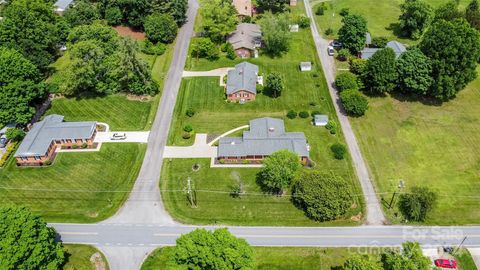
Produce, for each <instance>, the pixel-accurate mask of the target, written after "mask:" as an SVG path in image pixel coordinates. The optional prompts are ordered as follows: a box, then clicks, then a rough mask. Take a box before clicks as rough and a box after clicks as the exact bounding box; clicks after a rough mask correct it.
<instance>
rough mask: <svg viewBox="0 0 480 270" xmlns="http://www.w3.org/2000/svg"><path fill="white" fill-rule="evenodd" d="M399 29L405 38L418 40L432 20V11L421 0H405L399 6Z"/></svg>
mask: <svg viewBox="0 0 480 270" xmlns="http://www.w3.org/2000/svg"><path fill="white" fill-rule="evenodd" d="M400 9H401V11H402V14H401V15H400V18H399V21H400V28H401V29H402V32H403V34H404V35H405V36H407V37H410V38H413V39H419V38H420V37H421V36H422V34H423V32H424V31H425V29H427V27H428V25H429V24H430V22H431V21H432V19H433V9H432V7H431V6H430V5H428V4H427V3H425V2H424V1H422V0H406V1H405V3H403V4H401V5H400Z"/></svg>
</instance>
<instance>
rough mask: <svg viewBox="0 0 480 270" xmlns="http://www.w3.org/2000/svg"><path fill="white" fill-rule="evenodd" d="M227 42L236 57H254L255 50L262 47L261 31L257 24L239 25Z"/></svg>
mask: <svg viewBox="0 0 480 270" xmlns="http://www.w3.org/2000/svg"><path fill="white" fill-rule="evenodd" d="M227 41H228V43H230V44H232V46H233V49H234V50H235V53H236V54H237V56H238V57H240V58H250V57H252V55H255V51H256V49H257V48H260V47H261V46H262V31H261V30H260V26H258V25H257V24H253V23H241V24H239V25H237V29H236V30H235V32H233V33H231V34H230V36H229V37H228V39H227Z"/></svg>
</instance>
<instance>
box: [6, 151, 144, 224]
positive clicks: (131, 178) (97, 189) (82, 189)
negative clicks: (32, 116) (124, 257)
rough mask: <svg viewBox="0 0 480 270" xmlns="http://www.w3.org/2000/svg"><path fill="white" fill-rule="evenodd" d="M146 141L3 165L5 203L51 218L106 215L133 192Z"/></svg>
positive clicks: (85, 218) (91, 218)
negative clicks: (31, 164) (30, 164)
mask: <svg viewBox="0 0 480 270" xmlns="http://www.w3.org/2000/svg"><path fill="white" fill-rule="evenodd" d="M145 149H146V146H145V145H144V144H133V143H131V144H130V143H121V144H108V143H105V144H103V145H102V148H101V151H100V152H88V153H60V154H58V155H57V157H56V158H55V161H54V163H53V164H52V165H51V166H49V167H43V168H25V167H24V168H20V167H17V166H16V165H15V160H14V159H11V160H10V161H9V163H8V165H6V167H5V168H3V169H0V187H1V188H0V204H1V205H8V204H15V205H22V206H26V207H28V208H29V209H30V210H32V211H33V212H35V213H37V214H40V215H41V216H42V217H44V218H45V219H47V220H48V221H49V222H95V221H100V220H103V219H105V218H107V217H109V216H111V215H112V214H114V213H115V211H116V210H117V209H118V207H120V205H121V204H122V203H123V202H124V201H125V199H126V198H127V197H128V195H129V192H130V190H131V188H132V186H133V183H134V182H135V179H136V176H137V174H138V171H139V169H140V166H141V164H142V160H143V155H144V153H145Z"/></svg>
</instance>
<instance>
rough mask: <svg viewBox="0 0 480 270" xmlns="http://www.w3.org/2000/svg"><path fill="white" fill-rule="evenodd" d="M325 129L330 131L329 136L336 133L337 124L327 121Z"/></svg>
mask: <svg viewBox="0 0 480 270" xmlns="http://www.w3.org/2000/svg"><path fill="white" fill-rule="evenodd" d="M325 128H326V129H327V130H329V131H330V134H336V133H337V123H336V122H335V121H333V120H328V123H327V124H326V125H325Z"/></svg>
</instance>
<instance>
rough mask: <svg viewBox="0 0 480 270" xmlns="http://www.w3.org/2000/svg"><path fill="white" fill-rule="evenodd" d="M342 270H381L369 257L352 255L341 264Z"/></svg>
mask: <svg viewBox="0 0 480 270" xmlns="http://www.w3.org/2000/svg"><path fill="white" fill-rule="evenodd" d="M342 269H343V270H383V268H382V267H381V266H380V264H379V263H378V262H376V261H374V260H373V259H372V258H371V257H370V256H369V255H363V256H362V255H353V256H352V257H350V258H348V259H347V261H345V263H344V264H343V268H342Z"/></svg>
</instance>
